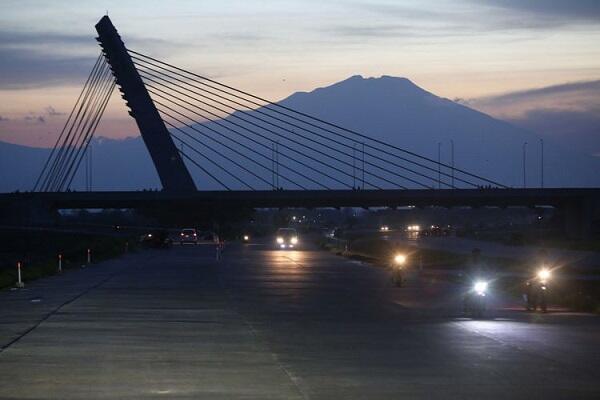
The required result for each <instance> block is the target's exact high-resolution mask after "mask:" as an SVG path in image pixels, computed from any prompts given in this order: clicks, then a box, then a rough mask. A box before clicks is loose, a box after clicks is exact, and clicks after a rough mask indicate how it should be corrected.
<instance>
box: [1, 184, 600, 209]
mask: <svg viewBox="0 0 600 400" xmlns="http://www.w3.org/2000/svg"><path fill="white" fill-rule="evenodd" d="M599 198H600V189H592V188H572V189H564V188H548V189H447V190H444V189H442V190H416V189H415V190H410V189H409V190H281V191H197V192H192V193H174V192H165V191H156V192H152V191H106V192H61V193H33V192H29V193H5V194H0V205H8V204H15V203H17V204H18V203H24V202H25V203H26V202H34V203H37V204H43V205H46V206H49V207H51V208H58V209H68V208H136V207H145V206H152V205H158V204H163V205H165V204H173V205H186V204H189V205H219V206H245V207H252V208H271V207H273V208H281V207H306V208H316V207H402V206H411V205H414V206H441V207H457V206H472V207H481V206H492V207H494V206H495V207H508V206H542V205H546V206H556V207H559V206H563V205H566V204H573V203H577V202H583V201H592V202H596V200H597V199H599Z"/></svg>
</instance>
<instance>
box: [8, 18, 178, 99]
mask: <svg viewBox="0 0 600 400" xmlns="http://www.w3.org/2000/svg"><path fill="white" fill-rule="evenodd" d="M128 43H130V44H131V45H132V47H133V48H138V46H139V47H142V48H144V47H150V46H151V47H152V48H154V49H156V50H157V52H162V50H164V49H166V48H169V49H172V48H174V47H177V46H176V45H173V46H167V42H166V41H164V40H161V39H139V38H135V37H134V38H131V39H130V40H128ZM99 52H100V48H99V47H98V44H97V42H96V40H95V39H94V35H92V34H89V35H72V34H61V33H51V32H19V31H7V30H0V59H1V60H2V63H0V90H2V89H29V88H35V87H49V86H60V85H65V84H74V85H80V84H83V82H84V81H85V79H86V77H87V76H88V74H89V73H90V70H91V69H92V66H93V65H94V62H95V60H96V57H97V55H98V53H99ZM155 53H156V52H155Z"/></svg>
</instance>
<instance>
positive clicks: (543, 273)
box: [538, 268, 551, 281]
mask: <svg viewBox="0 0 600 400" xmlns="http://www.w3.org/2000/svg"><path fill="white" fill-rule="evenodd" d="M550 275H551V273H550V270H549V269H547V268H543V269H541V270H539V271H538V278H540V280H542V281H547V280H548V279H550Z"/></svg>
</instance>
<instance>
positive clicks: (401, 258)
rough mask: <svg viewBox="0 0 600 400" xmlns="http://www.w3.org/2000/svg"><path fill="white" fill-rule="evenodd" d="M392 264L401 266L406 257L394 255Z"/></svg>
mask: <svg viewBox="0 0 600 400" xmlns="http://www.w3.org/2000/svg"><path fill="white" fill-rule="evenodd" d="M394 262H395V263H396V264H398V265H402V264H404V263H405V262H406V256H405V255H404V254H396V256H395V257H394Z"/></svg>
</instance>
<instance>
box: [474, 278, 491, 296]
mask: <svg viewBox="0 0 600 400" xmlns="http://www.w3.org/2000/svg"><path fill="white" fill-rule="evenodd" d="M487 288H488V283H487V282H483V281H478V282H475V285H473V290H475V292H477V293H478V294H483V293H485V292H486V291H487Z"/></svg>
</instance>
